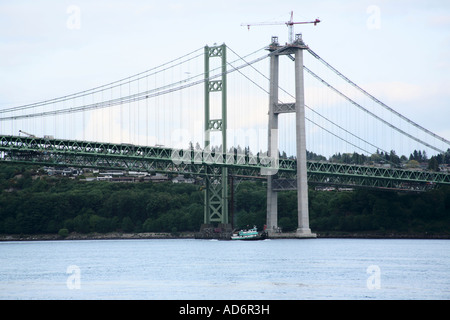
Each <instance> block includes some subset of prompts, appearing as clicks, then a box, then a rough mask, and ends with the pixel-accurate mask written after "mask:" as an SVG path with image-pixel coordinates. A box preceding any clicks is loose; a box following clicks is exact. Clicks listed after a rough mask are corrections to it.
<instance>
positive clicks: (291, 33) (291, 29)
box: [241, 11, 320, 43]
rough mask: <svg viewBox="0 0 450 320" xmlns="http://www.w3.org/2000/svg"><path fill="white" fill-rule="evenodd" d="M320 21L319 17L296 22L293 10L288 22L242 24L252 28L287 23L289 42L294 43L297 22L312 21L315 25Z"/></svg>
mask: <svg viewBox="0 0 450 320" xmlns="http://www.w3.org/2000/svg"><path fill="white" fill-rule="evenodd" d="M319 22H320V20H319V19H316V20H314V21H303V22H295V21H294V11H291V19H290V20H289V21H286V22H259V23H242V24H241V26H246V27H247V28H248V29H249V30H250V27H251V26H270V25H283V24H285V25H286V26H287V27H288V36H289V43H292V42H293V41H294V25H295V24H308V23H312V24H314V25H317V24H318V23H319Z"/></svg>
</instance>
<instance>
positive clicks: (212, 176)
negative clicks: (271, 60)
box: [204, 44, 228, 224]
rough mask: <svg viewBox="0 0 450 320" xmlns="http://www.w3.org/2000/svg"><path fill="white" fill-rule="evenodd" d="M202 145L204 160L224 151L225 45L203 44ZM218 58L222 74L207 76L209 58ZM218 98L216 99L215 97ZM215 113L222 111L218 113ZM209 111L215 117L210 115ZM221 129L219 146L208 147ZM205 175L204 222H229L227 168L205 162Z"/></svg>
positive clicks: (225, 121)
mask: <svg viewBox="0 0 450 320" xmlns="http://www.w3.org/2000/svg"><path fill="white" fill-rule="evenodd" d="M204 55H205V128H204V129H205V148H204V154H205V153H206V155H207V156H206V157H205V156H204V158H205V159H206V161H208V157H210V158H211V161H213V159H212V158H214V160H215V161H219V162H222V161H220V159H217V157H222V156H223V153H225V152H226V151H227V73H226V71H227V62H226V59H227V57H226V45H225V44H222V45H220V46H213V47H209V46H205V54H204ZM212 58H215V59H217V58H220V63H221V64H220V66H221V73H222V75H221V77H220V78H219V79H218V80H216V79H214V80H211V79H209V77H210V60H211V59H212ZM211 94H214V95H217V94H221V99H220V106H218V105H217V103H216V105H214V104H212V103H211V99H210V95H211ZM214 101H215V102H217V99H214ZM218 114H221V115H220V116H218ZM211 115H213V116H215V118H213V119H212V118H211ZM215 132H216V134H217V133H221V137H220V140H221V141H220V142H221V145H220V146H217V147H221V148H222V149H221V150H215V152H213V150H211V148H212V146H211V134H213V133H215ZM207 170H208V172H207V174H206V176H205V180H206V188H205V192H206V194H205V216H204V223H205V224H210V223H213V222H218V223H222V224H228V168H225V167H218V166H207Z"/></svg>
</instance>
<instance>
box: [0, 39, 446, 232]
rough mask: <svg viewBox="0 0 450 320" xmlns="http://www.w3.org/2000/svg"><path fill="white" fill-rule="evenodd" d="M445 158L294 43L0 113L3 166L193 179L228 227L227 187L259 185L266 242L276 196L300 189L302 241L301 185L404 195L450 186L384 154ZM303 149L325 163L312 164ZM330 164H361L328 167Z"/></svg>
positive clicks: (208, 53)
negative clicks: (357, 159) (348, 159)
mask: <svg viewBox="0 0 450 320" xmlns="http://www.w3.org/2000/svg"><path fill="white" fill-rule="evenodd" d="M304 53H305V54H304ZM268 60H269V63H268ZM449 147H450V141H449V140H447V139H445V138H443V137H441V136H439V135H437V134H435V133H433V132H432V131H430V130H428V129H426V128H424V127H422V126H421V125H419V124H417V123H415V122H414V121H412V120H410V119H409V118H408V117H406V116H404V115H403V114H400V113H399V112H397V111H395V110H394V109H393V108H390V107H389V106H387V105H386V104H384V103H383V102H381V101H380V100H378V99H377V98H375V97H374V96H372V95H371V94H370V93H368V92H367V91H365V90H364V89H362V88H361V87H359V86H358V85H356V84H355V83H354V82H353V81H351V80H350V79H349V78H347V77H346V76H344V75H343V74H342V73H341V72H339V71H338V70H337V69H336V68H334V67H333V66H331V65H330V64H329V63H327V62H326V61H325V60H324V59H322V58H321V57H320V56H319V55H318V54H317V53H315V52H314V51H313V50H312V49H311V48H309V47H308V46H307V45H306V44H305V43H304V41H303V39H302V37H301V35H296V37H295V40H294V39H292V42H290V43H287V44H285V45H280V44H279V43H278V38H277V37H272V42H271V43H270V45H268V46H264V47H263V48H260V49H258V50H256V51H254V52H252V53H250V54H247V55H245V56H241V55H239V54H238V53H236V52H235V51H234V50H233V49H232V48H230V47H228V46H226V45H225V44H222V45H214V46H205V47H202V48H199V49H197V50H194V51H192V52H190V53H187V54H185V55H183V56H181V57H179V58H177V59H174V60H172V61H169V62H167V63H164V64H162V65H160V66H158V67H155V68H152V69H149V70H146V71H144V72H141V73H138V74H135V75H132V76H129V77H126V78H123V79H120V80H117V81H114V82H111V83H109V84H105V85H101V86H98V87H95V88H92V89H89V90H85V91H81V92H76V93H72V94H67V95H63V96H60V97H57V98H53V99H48V100H43V101H40V102H36V103H30V104H25V105H19V106H8V107H4V108H2V109H0V161H2V162H17V163H30V164H38V165H48V166H58V167H82V168H100V169H102V168H103V169H120V170H124V171H127V170H128V171H145V172H148V173H152V174H153V173H168V174H177V175H178V174H183V175H195V176H200V177H202V178H203V181H204V185H205V188H204V190H205V217H204V223H205V224H211V223H221V224H228V223H229V221H228V219H229V217H228V216H229V215H228V211H229V208H228V207H229V193H230V183H229V182H230V179H265V180H266V181H267V227H268V230H269V232H271V231H272V230H276V229H277V193H278V192H279V191H283V190H297V196H298V220H299V222H298V229H297V233H296V235H297V236H299V237H313V236H314V234H313V233H311V230H310V229H309V213H308V195H307V188H308V184H310V185H313V184H316V185H325V186H349V187H353V188H356V187H364V188H378V189H385V190H395V191H407V192H417V191H425V190H428V189H430V188H434V187H437V186H439V185H450V173H449V172H447V171H440V172H435V171H430V170H423V169H418V168H403V167H401V166H400V164H399V162H398V161H394V160H393V158H394V157H391V158H390V160H387V157H384V158H383V159H382V160H383V161H382V162H380V161H377V160H379V159H377V158H380V157H381V156H380V152H381V154H383V155H388V154H389V155H391V156H393V155H394V156H395V155H396V154H397V155H402V154H406V155H408V154H410V153H411V152H412V151H413V150H416V149H418V150H424V152H425V151H426V154H427V155H433V154H444V153H446V152H447V150H449ZM307 150H308V152H311V154H317V155H323V156H324V157H321V158H320V160H317V159H307ZM336 153H339V154H341V153H342V154H350V155H351V154H359V153H361V154H363V155H365V156H366V159H368V161H366V163H335V162H331V161H329V160H326V159H328V158H329V159H331V156H332V155H333V154H336ZM231 185H232V184H231ZM231 188H233V187H232V186H231Z"/></svg>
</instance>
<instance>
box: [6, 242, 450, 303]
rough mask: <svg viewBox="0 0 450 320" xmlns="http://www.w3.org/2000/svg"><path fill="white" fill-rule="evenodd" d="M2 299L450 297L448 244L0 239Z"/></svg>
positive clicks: (449, 249) (449, 245)
mask: <svg viewBox="0 0 450 320" xmlns="http://www.w3.org/2000/svg"><path fill="white" fill-rule="evenodd" d="M68 268H69V269H68ZM0 299H163V300H166V299H171V300H178V299H194V300H197V299H202V300H203V299H213V300H216V299H224V300H242V299H249V300H255V299H258V300H259V299H269V300H270V299H281V300H291V299H296V300H297V299H358V300H359V299H408V300H409V299H445V300H447V299H450V241H449V240H380V239H377V240H370V239H301V240H300V239H290V240H288V239H286V240H264V241H253V242H245V241H215V240H194V239H192V240H181V239H180V240H93V241H89V240H80V241H36V242H0Z"/></svg>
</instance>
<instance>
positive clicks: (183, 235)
mask: <svg viewBox="0 0 450 320" xmlns="http://www.w3.org/2000/svg"><path fill="white" fill-rule="evenodd" d="M195 234H196V232H178V233H175V234H173V233H170V232H141V233H122V232H110V233H87V234H80V233H70V234H69V235H68V236H67V237H62V236H60V235H58V234H30V235H23V234H6V235H0V242H3V241H52V240H58V241H64V240H121V239H123V240H126V239H129V240H133V239H196V237H195ZM286 235H287V236H283V237H274V238H269V239H271V240H277V239H299V238H296V237H295V233H292V237H290V236H289V234H286ZM316 235H317V236H316V237H315V238H316V239H450V234H426V233H425V234H401V233H398V234H397V233H358V232H352V233H342V232H340V233H332V232H323V233H321V232H316Z"/></svg>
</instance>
